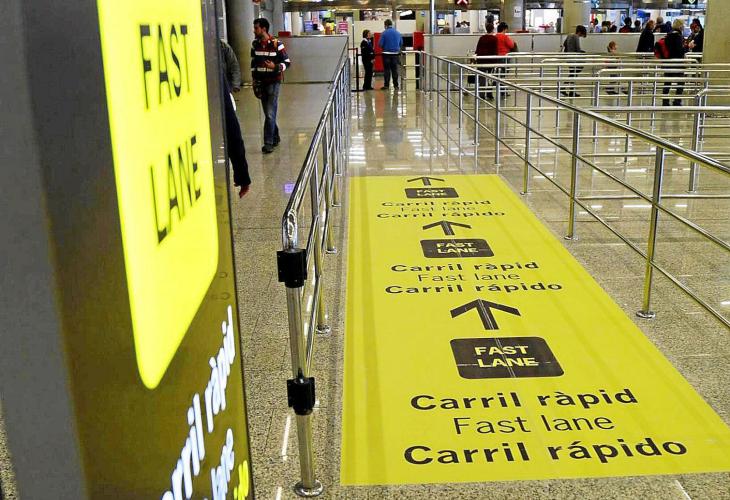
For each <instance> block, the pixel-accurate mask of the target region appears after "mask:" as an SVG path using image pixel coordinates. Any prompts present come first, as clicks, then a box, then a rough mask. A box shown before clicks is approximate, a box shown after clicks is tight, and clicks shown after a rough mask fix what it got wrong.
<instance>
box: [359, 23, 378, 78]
mask: <svg viewBox="0 0 730 500" xmlns="http://www.w3.org/2000/svg"><path fill="white" fill-rule="evenodd" d="M360 57H361V58H362V65H363V67H364V68H365V80H364V82H363V84H362V89H363V90H373V61H374V60H375V50H374V49H373V32H372V31H370V30H364V31H363V32H362V42H360Z"/></svg>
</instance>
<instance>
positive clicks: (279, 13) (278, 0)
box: [271, 0, 284, 36]
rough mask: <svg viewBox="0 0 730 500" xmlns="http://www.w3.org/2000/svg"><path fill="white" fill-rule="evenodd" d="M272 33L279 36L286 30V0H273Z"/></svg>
mask: <svg viewBox="0 0 730 500" xmlns="http://www.w3.org/2000/svg"><path fill="white" fill-rule="evenodd" d="M271 4H272V5H271V34H272V35H274V36H277V35H278V33H279V32H280V31H284V2H283V0H271Z"/></svg>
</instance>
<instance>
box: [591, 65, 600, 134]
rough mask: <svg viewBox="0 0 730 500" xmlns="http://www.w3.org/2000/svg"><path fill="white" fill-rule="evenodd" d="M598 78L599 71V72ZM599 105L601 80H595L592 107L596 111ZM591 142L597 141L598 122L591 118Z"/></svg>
mask: <svg viewBox="0 0 730 500" xmlns="http://www.w3.org/2000/svg"><path fill="white" fill-rule="evenodd" d="M599 78H600V73H599ZM600 105H601V81H600V80H596V85H595V88H594V90H593V107H594V108H595V109H596V113H598V112H599V111H597V109H598V107H599V106H600ZM592 128H593V143H594V144H596V143H597V142H598V122H597V121H596V120H593V127H592Z"/></svg>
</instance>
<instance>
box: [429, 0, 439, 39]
mask: <svg viewBox="0 0 730 500" xmlns="http://www.w3.org/2000/svg"><path fill="white" fill-rule="evenodd" d="M428 26H429V28H428V29H429V33H431V34H432V35H435V34H436V33H438V30H437V29H436V0H431V1H430V2H429V4H428Z"/></svg>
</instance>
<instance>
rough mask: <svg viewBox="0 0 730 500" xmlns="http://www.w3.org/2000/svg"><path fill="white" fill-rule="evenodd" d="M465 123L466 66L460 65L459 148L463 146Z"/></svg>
mask: <svg viewBox="0 0 730 500" xmlns="http://www.w3.org/2000/svg"><path fill="white" fill-rule="evenodd" d="M463 125H464V68H462V67H461V66H459V148H461V136H462V133H461V131H462V127H463Z"/></svg>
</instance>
